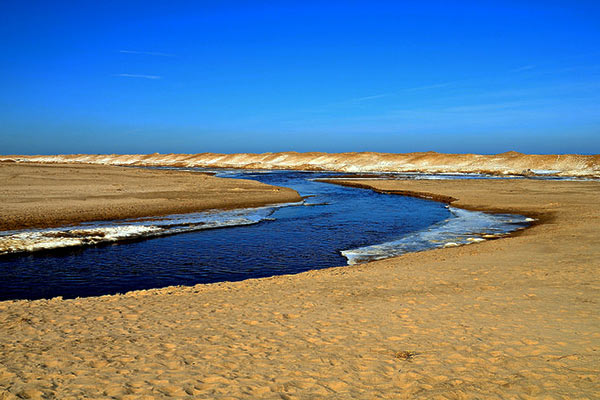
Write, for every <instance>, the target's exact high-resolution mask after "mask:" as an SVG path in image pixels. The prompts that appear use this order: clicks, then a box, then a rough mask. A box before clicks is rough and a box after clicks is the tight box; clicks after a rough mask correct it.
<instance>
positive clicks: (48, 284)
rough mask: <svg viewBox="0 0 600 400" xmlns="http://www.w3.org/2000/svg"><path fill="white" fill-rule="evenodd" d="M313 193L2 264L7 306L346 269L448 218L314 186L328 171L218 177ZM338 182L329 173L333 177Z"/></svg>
mask: <svg viewBox="0 0 600 400" xmlns="http://www.w3.org/2000/svg"><path fill="white" fill-rule="evenodd" d="M219 175H220V176H230V177H236V178H240V177H242V178H248V179H255V180H259V181H262V182H265V183H269V184H273V185H279V186H287V187H291V188H294V189H296V190H297V191H298V192H299V193H300V194H301V195H303V196H306V195H313V196H314V197H310V198H308V199H307V200H306V203H307V204H321V205H313V206H308V205H301V206H290V207H284V208H278V209H274V210H273V212H272V214H271V215H270V216H269V218H268V219H267V220H263V221H262V222H260V223H258V224H255V225H248V226H236V227H227V228H220V229H211V230H203V231H196V232H188V233H183V234H177V235H171V236H164V237H159V238H153V239H147V240H140V241H135V242H125V243H117V244H109V245H98V246H91V247H77V248H67V249H58V250H52V251H44V252H35V253H26V254H24V255H5V256H2V257H0V300H6V299H37V298H50V297H54V296H63V297H65V298H73V297H83V296H96V295H104V294H114V293H122V292H126V291H130V290H137V289H148V288H158V287H164V286H169V285H193V284H197V283H208V282H217V281H225V280H227V281H234V280H242V279H247V278H256V277H265V276H271V275H278V274H289V273H297V272H301V271H306V270H309V269H317V268H326V267H331V266H340V265H345V264H346V262H347V260H346V258H344V257H342V255H341V254H340V251H341V250H345V249H352V248H357V247H361V246H368V245H372V244H377V243H383V242H386V241H389V240H394V239H397V238H398V237H401V236H402V235H404V234H407V233H409V232H413V231H417V230H420V229H424V228H426V227H428V226H430V225H432V224H435V223H438V222H440V221H442V220H444V219H446V218H448V217H449V216H450V212H449V211H448V209H446V208H445V206H444V205H443V204H440V203H437V202H433V201H427V200H421V199H415V198H411V197H402V196H394V195H386V194H378V193H375V192H372V191H370V190H364V189H354V188H345V187H341V186H337V185H331V184H326V183H320V182H314V181H312V180H311V179H315V178H319V177H322V176H325V174H322V173H309V172H296V171H269V172H261V173H252V172H250V173H246V172H240V171H221V172H220V173H219ZM330 175H331V174H327V176H330Z"/></svg>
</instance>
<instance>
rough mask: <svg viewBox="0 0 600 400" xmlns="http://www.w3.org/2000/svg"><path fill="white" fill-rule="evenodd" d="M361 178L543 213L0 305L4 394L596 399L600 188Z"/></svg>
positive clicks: (389, 187) (388, 187)
mask: <svg viewBox="0 0 600 400" xmlns="http://www.w3.org/2000/svg"><path fill="white" fill-rule="evenodd" d="M359 183H360V184H361V185H367V186H368V187H372V188H375V189H377V190H384V191H396V190H404V191H410V192H412V193H414V194H417V193H423V192H424V193H428V194H432V195H436V196H449V197H451V198H455V199H457V200H455V201H454V202H453V203H452V204H453V205H454V206H458V207H464V208H470V209H476V210H487V211H502V212H510V213H520V214H524V215H530V216H534V217H537V218H539V219H541V221H542V223H540V224H538V225H536V226H534V227H532V228H530V229H527V230H525V231H524V232H523V233H522V234H520V235H517V236H513V237H510V238H504V239H500V240H493V241H486V242H482V243H478V244H473V245H468V246H463V247H458V248H447V249H439V250H432V251H427V252H422V253H412V254H406V255H404V256H401V257H396V258H393V259H388V260H382V261H378V262H372V263H368V264H361V265H358V266H353V267H339V268H330V269H325V270H318V271H309V272H305V273H302V274H298V275H287V276H276V277H272V278H265V279H255V280H247V281H242V282H223V283H217V284H209V285H197V286H194V287H171V288H165V289H157V290H148V291H138V292H130V293H127V294H124V295H117V296H103V297H96V298H84V299H74V300H61V299H53V300H39V301H8V302H1V303H0V319H1V320H0V393H2V391H4V397H5V398H14V397H15V396H21V397H30V398H36V397H37V398H41V397H42V396H55V397H58V398H81V397H94V398H97V397H109V396H110V397H113V398H122V399H128V398H131V399H133V398H136V399H137V398H144V397H146V398H160V397H179V398H181V397H186V396H187V397H190V398H273V399H275V398H277V399H280V398H305V399H309V398H310V399H312V398H365V399H367V398H368V399H372V398H483V397H497V398H511V397H515V398H540V397H544V396H549V397H558V398H561V397H568V398H573V397H577V398H594V397H598V396H600V386H599V381H598V376H599V375H600V374H599V372H600V370H599V368H598V365H600V356H599V352H600V334H599V333H598V332H600V318H599V317H598V312H597V311H598V302H599V301H600V296H599V294H598V293H600V291H599V289H600V279H599V276H598V272H597V267H598V265H599V264H600V232H599V230H600V183H598V182H556V181H536V180H512V181H505V180H502V181H490V180H468V181H467V180H460V181H364V180H361V181H360V182H359ZM1 396H2V395H0V398H1Z"/></svg>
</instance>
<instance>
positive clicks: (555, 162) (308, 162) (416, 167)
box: [0, 151, 600, 177]
mask: <svg viewBox="0 0 600 400" xmlns="http://www.w3.org/2000/svg"><path fill="white" fill-rule="evenodd" d="M0 161H9V162H10V161H14V162H43V163H89V164H110V165H135V166H172V167H215V168H244V169H296V170H311V171H318V170H326V171H342V172H425V173H489V174H494V175H536V174H544V175H545V174H549V175H557V176H576V177H600V154H594V155H578V154H549V155H541V154H522V153H518V152H514V151H511V152H506V153H501V154H495V155H481V154H443V153H436V152H421V153H404V154H394V153H374V152H358V153H322V152H309V153H298V152H294V151H289V152H280V153H262V154H253V153H238V154H219V153H198V154H159V153H154V154H70V155H32V156H25V155H7V156H0Z"/></svg>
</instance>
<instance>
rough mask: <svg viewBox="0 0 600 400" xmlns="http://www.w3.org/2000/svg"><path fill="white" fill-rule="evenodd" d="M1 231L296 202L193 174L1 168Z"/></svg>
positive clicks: (279, 192) (282, 192)
mask: <svg viewBox="0 0 600 400" xmlns="http://www.w3.org/2000/svg"><path fill="white" fill-rule="evenodd" d="M0 181H1V182H3V185H2V186H0V204H2V207H1V208H0V230H9V229H21V228H31V227H37V228H40V227H55V226H61V225H66V224H73V223H78V222H86V221H99V220H113V219H124V218H137V217H149V216H160V215H167V214H179V213H190V212H196V211H201V210H208V209H230V208H242V207H253V206H262V205H266V204H273V203H287V202H296V201H300V200H301V199H300V196H299V195H298V193H296V191H294V190H292V189H288V188H281V187H275V186H270V185H265V184H262V183H259V182H255V181H250V180H245V179H222V178H216V177H214V176H210V175H208V174H202V173H197V172H186V171H174V170H151V169H141V168H123V167H114V166H106V165H84V164H69V165H66V164H35V163H25V164H21V163H18V164H17V163H6V162H5V163H0Z"/></svg>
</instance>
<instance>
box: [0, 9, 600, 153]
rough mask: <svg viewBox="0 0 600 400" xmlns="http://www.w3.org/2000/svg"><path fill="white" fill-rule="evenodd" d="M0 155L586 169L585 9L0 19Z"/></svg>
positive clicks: (69, 14)
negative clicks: (350, 158)
mask: <svg viewBox="0 0 600 400" xmlns="http://www.w3.org/2000/svg"><path fill="white" fill-rule="evenodd" d="M0 52H1V53H0V54H2V56H1V57H2V58H1V61H0V89H1V90H0V154H14V153H19V154H52V153H150V152H161V153H167V152H184V153H196V152H205V151H206V152H226V153H231V152H267V151H286V150H295V151H330V152H336V151H385V152H409V151H428V150H434V151H440V152H478V153H499V152H504V151H508V150H516V151H521V152H528V153H569V152H573V153H600V1H577V0H571V1H552V0H548V1H532V0H528V1H495V2H486V1H473V2H458V1H413V2H408V1H407V2H404V1H393V2H392V1H390V2H378V1H364V2H363V1H356V2H352V1H348V2H335V1H319V2H312V1H308V0H305V1H297V2H296V1H270V2H262V1H241V2H235V1H221V2H219V1H210V2H209V1H196V2H192V1H189V2H179V1H176V0H173V1H162V2H154V1H151V0H149V1H139V2H136V1H110V0H106V1H97V2H94V1H82V2H74V1H69V2H62V1H46V0H44V1H26V0H21V1H19V0H3V1H1V2H0Z"/></svg>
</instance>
